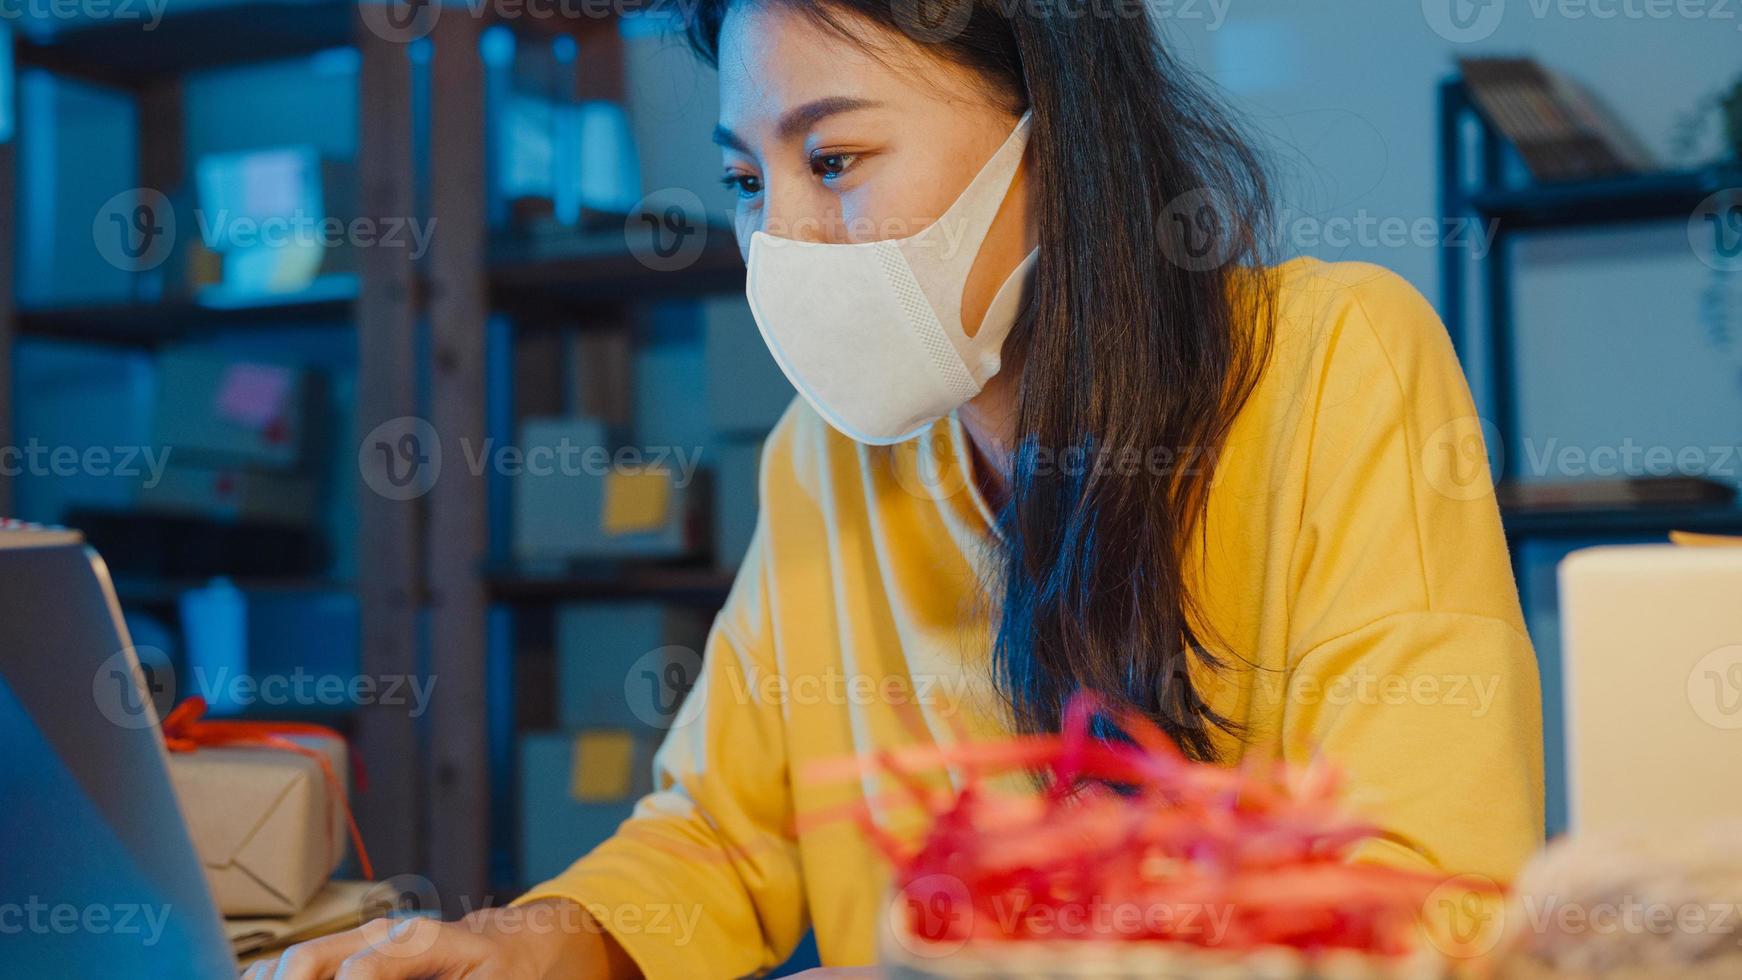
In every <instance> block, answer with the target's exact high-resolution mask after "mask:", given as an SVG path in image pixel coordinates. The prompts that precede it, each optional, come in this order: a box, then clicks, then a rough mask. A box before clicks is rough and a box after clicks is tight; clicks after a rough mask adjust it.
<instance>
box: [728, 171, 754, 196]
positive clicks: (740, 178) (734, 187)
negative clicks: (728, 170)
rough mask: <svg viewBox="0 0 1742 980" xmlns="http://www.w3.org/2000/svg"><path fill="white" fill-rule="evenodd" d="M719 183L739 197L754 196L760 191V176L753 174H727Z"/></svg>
mask: <svg viewBox="0 0 1742 980" xmlns="http://www.w3.org/2000/svg"><path fill="white" fill-rule="evenodd" d="M720 183H722V184H724V185H725V186H726V188H727V189H728V190H730V191H732V192H734V193H736V194H737V195H738V196H739V197H745V198H748V197H755V196H756V195H758V194H760V193H762V178H761V177H758V176H756V175H755V174H727V175H726V176H724V177H722V178H720Z"/></svg>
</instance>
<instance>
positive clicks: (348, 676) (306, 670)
mask: <svg viewBox="0 0 1742 980" xmlns="http://www.w3.org/2000/svg"><path fill="white" fill-rule="evenodd" d="M179 607H180V612H181V623H182V644H183V648H184V649H185V650H186V655H185V660H186V663H187V672H188V676H187V677H186V678H185V679H184V682H183V686H184V687H185V688H186V689H187V690H188V691H189V692H190V693H194V694H199V695H201V696H202V697H204V698H205V699H206V702H207V704H208V705H210V711H211V713H212V714H213V715H214V716H222V715H231V714H238V713H243V712H246V713H248V714H249V715H265V716H273V715H280V716H287V717H309V716H317V717H318V716H323V715H332V716H339V715H343V714H345V713H347V712H349V711H350V710H351V709H353V708H355V707H357V706H358V705H359V704H364V703H367V704H389V705H391V703H392V702H397V703H398V704H397V705H392V706H395V707H397V708H400V709H402V710H405V711H416V710H417V709H419V708H420V707H424V705H422V704H421V703H420V702H421V701H422V700H423V699H424V698H425V697H426V696H427V693H428V691H427V685H425V684H420V683H418V682H417V681H416V679H415V678H382V677H368V678H365V677H363V676H362V675H360V674H359V672H358V671H359V667H360V645H361V641H362V625H361V621H360V619H359V615H358V608H357V598H356V596H355V595H354V594H352V593H350V592H348V591H342V590H339V589H323V588H317V587H310V588H306V589H305V588H282V589H280V588H261V589H255V588H244V587H238V586H237V585H235V584H234V583H232V582H231V581H229V580H227V579H217V580H214V581H212V582H211V583H209V584H207V585H206V586H204V587H202V588H196V589H189V590H188V591H186V592H184V593H182V595H181V598H180V602H179Z"/></svg>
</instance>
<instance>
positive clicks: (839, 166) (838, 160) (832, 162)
mask: <svg viewBox="0 0 1742 980" xmlns="http://www.w3.org/2000/svg"><path fill="white" fill-rule="evenodd" d="M858 160H859V156H858V154H856V153H818V154H815V155H814V156H812V157H811V173H814V174H816V175H817V176H818V177H821V178H822V179H824V180H834V179H835V178H837V177H839V176H841V175H842V174H844V173H846V172H847V171H848V170H851V169H852V168H853V164H854V163H856V162H858Z"/></svg>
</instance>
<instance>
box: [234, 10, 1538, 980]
mask: <svg viewBox="0 0 1742 980" xmlns="http://www.w3.org/2000/svg"><path fill="white" fill-rule="evenodd" d="M917 9H918V8H917V7H916V6H915V5H914V4H911V3H908V2H906V0H893V2H892V0H701V2H700V6H699V8H698V9H697V10H696V11H695V13H696V17H695V19H694V22H693V24H692V35H693V40H694V41H695V44H696V46H697V48H698V50H699V51H700V53H701V54H702V55H703V56H704V57H705V58H707V59H709V60H710V61H713V62H714V63H715V64H717V66H718V67H719V70H720V86H721V111H720V125H719V128H718V130H717V132H716V139H717V142H718V143H719V144H720V146H721V147H722V151H723V154H724V159H725V179H726V181H727V183H728V184H729V185H730V186H731V187H732V188H733V189H734V190H735V191H736V192H737V196H738V212H737V219H738V232H739V238H740V243H741V245H742V247H743V249H744V251H745V253H746V256H747V260H748V263H749V295H750V300H751V305H752V308H753V310H754V311H755V313H756V317H757V321H758V324H759V326H760V327H761V329H762V332H763V335H764V337H765V338H766V339H767V340H768V342H769V345H770V348H771V349H772V351H773V353H774V355H775V357H776V359H777V360H779V361H780V363H781V365H782V367H783V368H784V369H785V370H786V371H787V373H788V375H789V377H790V378H791V379H792V381H793V383H794V385H795V386H796V387H797V388H798V390H799V391H800V392H801V394H802V395H803V397H802V398H801V399H800V400H799V401H797V402H795V404H794V405H793V407H792V409H791V410H790V411H788V412H787V414H786V417H785V418H784V419H783V421H782V422H781V423H780V425H779V427H778V428H777V429H776V430H775V432H774V434H773V435H772V436H771V437H770V439H769V441H768V444H767V447H766V449H765V451H764V458H763V473H762V514H761V520H760V522H759V526H758V529H757V533H756V536H755V540H754V544H753V545H752V547H751V549H750V553H749V556H748V557H747V558H746V560H745V562H744V566H743V569H742V571H741V572H740V573H739V577H738V581H737V584H736V587H735V588H734V589H733V592H732V595H731V598H730V599H729V601H728V603H727V605H726V607H725V609H724V610H723V611H722V612H721V614H720V616H719V619H718V620H717V622H716V625H715V628H714V631H713V635H712V637H711V639H710V641H709V648H708V650H707V652H706V657H705V666H704V667H703V670H702V673H701V676H700V678H699V680H698V682H697V684H696V686H695V688H694V689H693V691H692V692H691V694H690V696H689V701H688V702H687V704H686V706H685V708H684V711H683V712H682V714H681V715H680V717H679V719H678V724H677V725H676V726H675V727H674V728H673V730H672V732H671V733H670V736H669V737H668V739H667V740H666V742H665V745H664V747H663V749H662V751H661V753H660V756H659V764H658V767H659V777H660V787H661V788H660V789H659V791H658V792H656V793H654V794H653V795H652V796H650V797H648V798H647V799H645V800H643V801H642V802H641V804H640V806H639V808H638V809H637V811H636V814H635V816H634V818H633V819H631V820H630V821H629V822H628V823H626V824H625V825H624V826H623V827H622V829H621V830H620V831H619V832H618V834H617V835H616V836H615V837H614V838H613V839H612V840H610V841H609V842H607V843H606V844H605V845H603V846H602V847H600V848H599V849H597V850H595V851H594V852H592V853H591V854H589V855H586V856H585V857H582V858H581V859H580V860H579V861H578V862H577V863H576V864H575V865H574V866H573V867H572V868H570V869H569V870H568V871H567V872H565V873H564V874H563V875H561V876H559V877H558V878H556V879H555V880H553V881H550V882H547V883H546V884H544V885H542V886H540V887H538V888H536V889H534V890H533V891H532V892H531V893H530V894H529V895H528V896H527V898H526V899H525V900H523V904H521V905H519V906H517V907H516V908H513V909H508V910H496V911H490V912H484V913H479V914H477V915H474V916H473V917H471V918H470V919H468V920H465V921H463V922H460V923H452V924H447V925H437V924H433V923H427V922H426V923H419V924H413V925H410V926H404V927H401V930H400V932H399V933H398V934H395V935H392V936H389V934H388V933H387V930H386V927H385V926H375V927H371V928H368V929H365V930H362V931H360V932H357V933H351V934H347V935H344V936H339V937H334V938H331V939H324V940H319V941H317V942H314V943H310V944H305V945H303V946H299V947H296V949H295V950H293V951H292V952H291V953H290V954H289V955H287V956H286V957H285V958H284V960H283V961H282V962H280V963H279V964H276V965H274V966H272V967H269V968H266V969H257V970H256V971H255V972H254V973H252V974H251V975H252V976H276V977H278V978H279V980H289V978H314V977H325V976H329V975H333V974H334V973H335V972H337V974H338V975H340V976H353V975H355V976H359V977H361V976H368V977H399V976H423V975H440V976H456V977H457V976H462V975H464V976H473V975H485V976H499V977H515V978H528V980H530V978H536V977H581V978H590V977H617V976H629V975H633V974H634V973H635V972H637V971H640V972H642V973H645V974H646V975H647V976H650V977H655V978H665V977H702V976H710V977H728V976H741V975H744V974H748V973H752V972H754V971H757V970H759V969H764V968H768V967H771V966H773V965H775V964H778V963H780V962H781V961H782V960H783V959H784V958H785V957H786V956H787V954H788V953H789V952H790V951H791V950H792V948H793V947H794V945H795V944H796V943H797V942H798V941H799V939H800V938H801V937H802V936H803V934H804V933H805V931H806V930H807V929H814V930H815V932H816V936H817V941H818V945H819V947H820V950H821V954H822V958H823V961H824V962H825V963H826V964H830V965H839V966H855V965H862V964H869V963H871V962H873V961H874V959H875V928H874V924H875V922H876V920H877V918H878V915H879V913H880V911H881V909H882V907H883V906H884V904H885V901H886V895H885V888H886V881H887V878H886V873H885V871H884V870H883V868H882V866H881V864H880V862H879V860H878V858H877V857H876V855H875V854H874V852H873V851H872V849H871V848H870V846H869V845H868V844H867V842H866V841H865V840H864V839H863V837H862V835H861V834H860V833H858V832H857V831H856V829H855V827H854V826H853V824H852V823H851V822H850V821H846V820H839V821H834V822H829V821H826V820H825V821H821V822H817V821H814V820H806V819H805V818H806V816H807V815H810V814H817V813H826V812H831V811H835V812H838V811H840V810H841V808H843V807H844V806H847V805H850V804H853V803H854V802H856V801H858V800H871V801H874V802H873V804H872V805H873V806H878V805H879V804H877V803H876V802H875V801H876V800H877V798H878V797H879V796H880V795H881V794H882V793H883V792H884V791H886V790H887V789H889V787H888V786H887V785H885V784H883V783H881V782H879V781H878V780H875V779H867V780H865V781H863V782H861V783H848V784H846V785H813V784H811V783H809V782H807V781H806V779H805V778H804V775H803V774H804V771H805V768H806V765H807V764H808V763H811V762H813V761H815V760H819V759H833V758H838V757H841V756H845V755H849V754H853V753H865V752H869V751H872V750H875V749H880V748H890V747H895V746H899V745H904V744H910V743H913V742H915V741H920V740H933V739H936V740H944V739H951V738H956V737H960V735H961V734H963V733H965V734H966V735H968V736H977V735H986V734H991V733H999V732H1008V731H1012V730H1015V731H1045V730H1048V729H1051V728H1053V727H1054V726H1056V725H1057V724H1058V721H1059V714H1060V706H1061V704H1062V703H1063V702H1064V701H1065V700H1066V699H1067V698H1068V696H1069V695H1070V694H1071V693H1072V692H1073V691H1076V690H1079V689H1082V688H1092V689H1095V690H1098V691H1101V692H1103V693H1104V694H1106V695H1108V696H1110V697H1114V698H1117V699H1119V700H1120V701H1122V702H1124V703H1127V704H1129V705H1132V706H1134V707H1136V708H1137V709H1139V710H1141V711H1143V712H1145V713H1146V714H1147V715H1149V716H1150V717H1152V718H1154V719H1155V720H1156V722H1157V723H1158V724H1160V725H1161V726H1162V727H1163V728H1164V729H1165V730H1166V731H1167V732H1168V733H1169V734H1170V735H1171V736H1172V737H1173V738H1174V739H1175V740H1176V741H1177V743H1178V744H1179V746H1180V747H1181V748H1182V749H1183V750H1184V751H1185V752H1186V753H1188V754H1189V755H1191V756H1193V757H1195V758H1198V759H1203V760H1214V761H1216V762H1219V763H1223V764H1230V765H1232V764H1236V763H1239V762H1240V761H1241V760H1244V759H1249V758H1254V757H1258V758H1270V759H1274V758H1280V759H1286V760H1290V761H1294V762H1305V761H1307V760H1309V759H1311V758H1314V757H1323V758H1325V759H1328V760H1330V761H1331V762H1333V763H1334V764H1335V765H1336V766H1338V767H1339V768H1340V769H1342V770H1343V772H1344V773H1345V774H1346V777H1347V780H1348V785H1349V790H1350V795H1351V799H1352V803H1353V805H1354V806H1356V807H1357V808H1359V809H1360V810H1361V811H1362V812H1363V813H1365V814H1367V815H1368V816H1370V817H1371V818H1372V819H1373V820H1375V821H1377V822H1378V823H1379V825H1380V826H1382V827H1384V828H1385V830H1386V832H1387V834H1386V837H1385V838H1384V839H1383V840H1382V841H1380V842H1378V843H1375V844H1374V845H1373V846H1371V847H1369V848H1368V849H1367V850H1365V851H1364V852H1362V854H1361V855H1360V859H1361V860H1366V861H1378V862H1390V863H1395V864H1399V865H1412V866H1425V867H1435V868H1440V869H1444V870H1445V871H1446V872H1447V873H1464V872H1469V873H1478V874H1484V875H1488V876H1491V877H1494V878H1498V879H1505V878H1508V877H1510V876H1511V875H1512V874H1513V873H1514V871H1515V870H1516V869H1517V868H1518V867H1519V866H1520V864H1521V863H1522V861H1523V860H1524V859H1525V857H1526V856H1527V855H1528V854H1529V853H1530V852H1531V851H1532V850H1533V848H1534V847H1535V846H1536V845H1537V843H1538V840H1539V835H1540V828H1541V826H1542V805H1541V797H1542V773H1541V752H1540V731H1539V729H1540V724H1541V721H1540V708H1539V703H1538V691H1537V681H1536V664H1535V659H1534V657H1533V654H1532V651H1531V647H1530V642H1529V640H1528V639H1527V638H1526V635H1525V632H1524V624H1523V622H1522V620H1521V617H1520V613H1519V608H1518V603H1517V595H1516V590H1515V587H1514V585H1513V581H1512V578H1511V575H1510V570H1509V565H1508V559H1507V553H1506V547H1505V544H1504V540H1503V538H1502V535H1501V530H1500V523H1499V519H1498V512H1497V508H1496V505H1495V501H1494V496H1493V492H1492V487H1491V486H1490V485H1489V484H1488V482H1487V480H1488V475H1487V470H1486V461H1485V458H1484V457H1483V456H1482V453H1481V451H1480V446H1481V443H1480V431H1481V430H1480V426H1479V423H1478V421H1477V420H1476V419H1475V417H1474V411H1473V409H1472V407H1471V403H1470V399H1469V395H1468V392H1467V390H1466V388H1465V385H1464V382H1463V379H1462V377H1461V375H1460V373H1459V370H1458V365H1457V363H1456V360H1455V358H1454V356H1453V353H1452V350H1451V348H1450V345H1449V344H1448V342H1447V338H1446V336H1445V332H1444V330H1443V329H1442V328H1441V326H1440V325H1439V323H1438V321H1437V320H1436V319H1435V317H1434V314H1433V311H1432V310H1431V309H1430V308H1429V306H1428V304H1427V303H1426V302H1424V301H1423V300H1422V299H1421V297H1420V296H1418V295H1417V294H1416V293H1415V292H1414V291H1413V290H1411V289H1410V288H1409V287H1408V286H1406V285H1405V284H1404V283H1403V282H1402V281H1401V280H1399V279H1397V278H1396V277H1395V276H1392V275H1391V274H1389V273H1387V272H1385V271H1383V270H1381V269H1378V268H1374V267H1371V266H1364V265H1327V264H1322V263H1319V262H1314V261H1308V260H1297V261H1293V262H1288V263H1285V264H1282V265H1278V266H1267V265H1265V255H1264V252H1265V248H1264V246H1265V245H1266V243H1267V232H1266V225H1265V220H1264V219H1265V214H1266V212H1265V193H1264V181H1263V179H1262V176H1261V172H1260V169H1259V167H1258V166H1257V165H1256V163H1255V158H1254V155H1253V154H1252V153H1251V152H1249V151H1248V149H1247V148H1246V146H1245V145H1244V144H1243V143H1242V142H1241V141H1240V140H1239V139H1238V138H1237V137H1236V135H1235V133H1234V131H1233V130H1232V129H1231V127H1230V126H1229V125H1228V123H1227V122H1226V121H1224V119H1223V118H1222V117H1221V116H1220V115H1218V114H1217V112H1216V111H1215V110H1214V109H1213V107H1212V106H1211V104H1210V103H1209V102H1208V101H1207V100H1206V98H1205V97H1204V95H1203V93H1202V92H1201V91H1199V90H1198V89H1197V88H1195V87H1194V86H1193V84H1192V82H1191V81H1190V80H1189V79H1188V77H1187V76H1186V74H1185V73H1184V72H1183V71H1181V70H1180V69H1179V68H1178V67H1176V66H1174V65H1173V64H1172V63H1171V62H1170V61H1169V60H1168V58H1167V56H1166V53H1165V52H1164V51H1162V50H1160V49H1159V43H1158V42H1157V40H1156V37H1155V35H1154V34H1153V33H1152V28H1151V25H1150V24H1149V23H1148V22H1147V21H1146V20H1145V16H1144V10H1145V5H1142V4H1127V5H1103V4H1089V5H1082V6H1080V7H1079V6H1078V5H1075V4H1073V3H1069V2H1064V0H1060V2H1058V3H1039V2H1030V3H1023V2H1010V3H998V2H992V0H973V2H972V3H971V5H969V0H958V3H957V4H956V5H955V6H950V5H945V6H944V7H943V8H941V10H940V11H938V12H939V13H941V14H942V16H941V17H939V18H934V19H933V20H929V21H924V22H921V21H919V20H916V19H914V18H913V17H912V16H910V15H912V14H914V13H915V12H916V10H917ZM1472 449H1473V450H1474V452H1473V453H1472ZM938 778H940V779H943V778H946V777H944V776H942V775H940V776H939V777H938ZM878 812H879V814H880V819H882V820H884V821H885V822H886V823H887V824H888V825H889V826H890V827H892V828H894V829H897V830H900V829H908V828H911V821H912V819H913V817H914V814H911V813H904V812H900V811H897V810H888V811H887V812H885V811H883V810H879V811H878ZM600 927H602V928H600ZM342 964H349V966H346V967H343V968H341V965H342ZM274 970H275V971H276V972H273V971H274ZM347 971H355V972H354V973H353V972H347Z"/></svg>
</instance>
